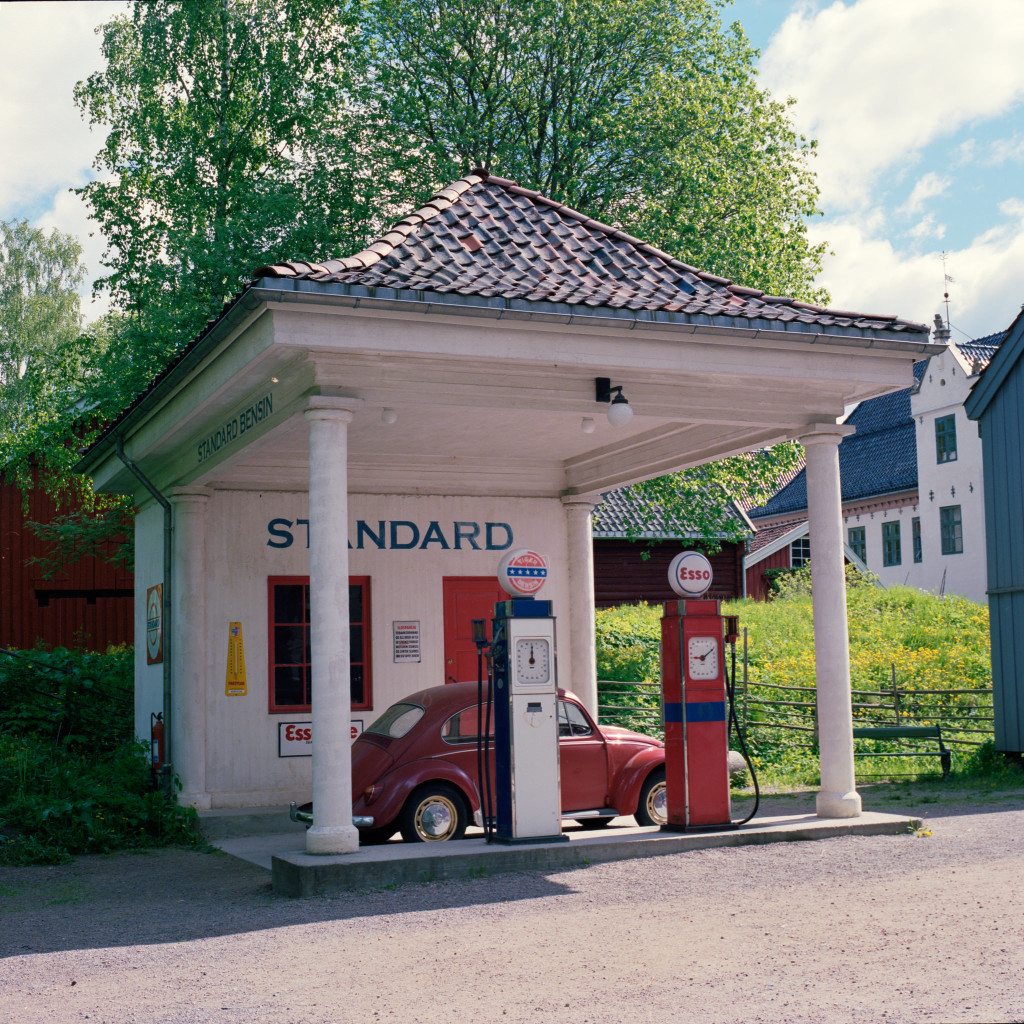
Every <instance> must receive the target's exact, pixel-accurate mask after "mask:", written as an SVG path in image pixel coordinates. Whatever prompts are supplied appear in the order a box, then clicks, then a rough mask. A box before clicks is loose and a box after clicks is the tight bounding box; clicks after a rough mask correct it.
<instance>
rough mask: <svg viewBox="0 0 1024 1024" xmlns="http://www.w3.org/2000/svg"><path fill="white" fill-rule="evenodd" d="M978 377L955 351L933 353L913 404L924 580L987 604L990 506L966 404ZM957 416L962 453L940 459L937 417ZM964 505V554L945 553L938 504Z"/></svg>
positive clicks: (926, 585) (931, 586)
mask: <svg viewBox="0 0 1024 1024" xmlns="http://www.w3.org/2000/svg"><path fill="white" fill-rule="evenodd" d="M976 379H977V378H976V377H970V376H968V371H967V370H966V369H965V367H964V366H963V365H962V363H961V362H960V360H959V359H958V358H957V356H956V354H955V353H954V352H953V350H947V351H946V352H944V353H942V354H941V355H938V356H933V357H932V358H931V360H930V361H929V363H928V367H927V369H926V370H925V374H924V378H923V379H922V381H921V387H920V389H919V391H918V392H917V394H914V395H911V398H910V407H911V411H912V414H913V417H914V425H915V428H916V430H917V483H918V495H919V502H920V506H919V507H920V512H919V514H920V516H921V542H922V549H923V551H922V554H923V559H922V563H921V566H918V569H920V570H921V579H920V582H917V583H915V586H919V587H921V588H922V589H924V590H930V591H932V592H933V593H938V592H939V590H940V588H942V587H943V574H945V588H944V589H945V592H946V593H947V594H949V593H952V594H961V595H962V596H964V597H968V598H970V599H971V600H972V601H978V602H980V603H984V602H985V601H986V600H987V597H986V587H987V582H986V569H985V507H984V493H983V492H984V488H983V486H982V461H981V438H980V436H979V435H978V425H977V423H974V422H972V421H971V420H969V419H968V418H967V414H966V412H964V407H963V403H964V401H965V399H966V398H967V394H968V392H969V391H970V389H971V385H972V384H973V383H974V381H975V380H976ZM949 415H953V416H954V417H955V419H956V441H957V457H956V461H955V462H944V463H941V464H940V463H939V462H938V461H937V458H936V449H935V421H936V419H938V418H939V417H942V416H949ZM946 505H959V506H960V512H961V521H962V523H963V553H962V554H952V555H944V554H942V545H941V534H940V526H939V509H940V507H942V506H946Z"/></svg>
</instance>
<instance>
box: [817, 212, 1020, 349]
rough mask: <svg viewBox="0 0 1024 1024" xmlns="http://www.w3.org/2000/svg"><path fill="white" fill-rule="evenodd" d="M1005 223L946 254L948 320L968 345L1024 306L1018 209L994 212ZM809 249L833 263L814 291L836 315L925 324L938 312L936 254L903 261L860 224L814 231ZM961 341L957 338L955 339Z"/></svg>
mask: <svg viewBox="0 0 1024 1024" xmlns="http://www.w3.org/2000/svg"><path fill="white" fill-rule="evenodd" d="M1000 212H1001V213H1002V214H1003V217H1004V220H1003V221H1002V222H1001V223H1000V224H998V225H997V226H995V227H993V228H990V229H988V230H987V231H985V232H983V233H982V234H980V235H978V236H977V237H976V238H974V239H973V240H972V241H971V242H970V244H969V245H967V246H965V247H963V248H961V249H955V250H951V251H949V252H948V254H947V255H948V259H947V263H946V273H948V274H950V276H952V277H953V278H955V281H954V283H953V284H951V285H950V286H949V287H950V320H951V321H952V322H953V324H954V326H955V327H956V328H959V330H961V331H963V332H965V333H966V334H967V335H968V336H970V337H981V336H982V335H985V334H991V333H992V332H993V331H999V330H1002V329H1003V328H1005V327H1007V326H1009V324H1010V322H1011V321H1012V320H1013V318H1014V317H1015V316H1016V314H1017V313H1018V312H1019V310H1020V307H1021V303H1022V302H1024V282H1022V280H1021V277H1020V273H1019V269H1018V268H1019V267H1020V266H1021V265H1022V263H1024V202H1022V201H1020V200H1018V199H1013V200H1007V201H1006V202H1004V203H1003V204H1002V205H1001V206H1000ZM810 234H811V237H812V240H813V241H822V240H827V241H828V242H829V247H830V248H831V249H832V250H833V251H834V253H835V255H833V256H831V257H829V258H828V259H827V260H826V264H825V268H824V270H823V272H822V274H821V276H820V278H819V283H820V284H822V285H824V286H825V287H826V288H828V290H829V292H830V294H831V304H832V305H833V306H835V307H836V308H838V309H856V310H861V311H866V312H869V313H895V314H898V315H899V316H901V317H903V318H904V319H906V320H914V321H917V322H919V323H931V321H932V318H933V317H934V315H935V314H936V313H938V312H941V313H942V314H943V316H945V307H944V304H943V291H944V281H943V264H942V262H941V260H940V259H939V253H937V252H934V251H933V252H928V253H922V254H917V255H907V254H906V253H902V252H899V251H897V250H896V249H895V248H894V247H893V245H892V243H891V242H890V241H889V240H888V239H886V238H879V237H877V236H874V235H873V234H872V233H871V232H870V230H866V229H865V226H864V224H863V223H862V222H860V221H859V220H853V219H849V218H847V219H841V220H833V221H829V222H825V223H818V224H816V225H814V227H813V228H812V230H811V232H810ZM954 336H955V337H959V338H961V340H962V337H963V336H962V335H959V334H957V332H956V331H954Z"/></svg>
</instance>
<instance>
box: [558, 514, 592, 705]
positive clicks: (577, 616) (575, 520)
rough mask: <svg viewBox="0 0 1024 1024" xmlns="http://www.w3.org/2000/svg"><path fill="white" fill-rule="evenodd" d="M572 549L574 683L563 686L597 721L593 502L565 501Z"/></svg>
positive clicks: (570, 631) (571, 604) (570, 620)
mask: <svg viewBox="0 0 1024 1024" xmlns="http://www.w3.org/2000/svg"><path fill="white" fill-rule="evenodd" d="M562 504H563V505H564V507H565V515H566V533H567V540H568V549H569V594H570V603H569V658H570V664H571V665H572V679H569V680H564V681H562V682H561V685H562V686H564V687H565V688H566V689H569V690H573V691H574V692H575V693H576V695H577V696H578V697H579V698H580V700H582V701H583V703H584V705H585V706H586V708H587V710H588V711H589V712H590V713H591V715H593V717H594V718H595V719H596V718H597V648H596V646H595V641H594V538H593V531H592V520H591V513H592V512H593V511H594V505H593V502H589V501H583V500H581V499H579V498H574V497H566V498H563V499H562Z"/></svg>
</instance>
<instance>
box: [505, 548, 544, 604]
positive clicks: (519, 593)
mask: <svg viewBox="0 0 1024 1024" xmlns="http://www.w3.org/2000/svg"><path fill="white" fill-rule="evenodd" d="M547 578H548V560H547V559H546V558H545V557H544V556H543V555H541V554H538V553H537V552H536V551H530V550H528V549H527V548H520V549H519V550H518V551H510V552H509V553H508V554H507V555H506V556H505V557H504V558H503V559H502V560H501V562H500V563H499V564H498V582H499V583H500V584H501V589H502V590H504V591H505V593H506V594H508V595H510V596H511V597H533V595H534V594H536V593H537V591H538V590H540V588H541V587H543V586H544V584H545V582H547Z"/></svg>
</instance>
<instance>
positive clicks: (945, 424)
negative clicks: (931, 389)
mask: <svg viewBox="0 0 1024 1024" xmlns="http://www.w3.org/2000/svg"><path fill="white" fill-rule="evenodd" d="M935 459H936V461H937V462H940V463H941V462H956V417H955V416H953V415H952V414H950V415H949V416H939V417H938V418H937V419H936V420H935Z"/></svg>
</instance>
